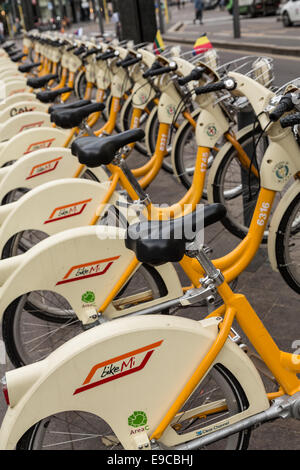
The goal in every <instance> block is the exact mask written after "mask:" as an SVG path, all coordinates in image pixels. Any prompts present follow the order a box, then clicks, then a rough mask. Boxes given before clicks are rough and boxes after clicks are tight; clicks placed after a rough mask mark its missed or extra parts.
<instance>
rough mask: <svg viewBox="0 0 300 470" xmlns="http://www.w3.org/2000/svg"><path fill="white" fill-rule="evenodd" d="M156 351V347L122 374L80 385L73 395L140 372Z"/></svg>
mask: <svg viewBox="0 0 300 470" xmlns="http://www.w3.org/2000/svg"><path fill="white" fill-rule="evenodd" d="M153 353H154V349H152V351H148V352H147V354H146V356H145V357H144V359H143V361H142V362H141V364H140V365H139V366H137V367H134V368H133V369H129V370H125V371H124V372H121V373H120V374H117V375H113V376H112V377H106V378H105V379H102V380H98V381H97V382H94V383H92V384H88V385H84V386H83V387H79V388H77V389H76V390H75V392H74V393H73V395H77V394H78V393H81V392H84V391H85V390H89V389H91V388H94V387H98V386H99V385H102V384H104V383H107V382H111V381H112V380H116V379H119V378H120V377H124V376H126V375H130V374H134V373H135V372H138V371H139V370H142V369H143V368H144V367H145V365H146V364H147V362H148V361H149V359H150V357H151V356H152V354H153Z"/></svg>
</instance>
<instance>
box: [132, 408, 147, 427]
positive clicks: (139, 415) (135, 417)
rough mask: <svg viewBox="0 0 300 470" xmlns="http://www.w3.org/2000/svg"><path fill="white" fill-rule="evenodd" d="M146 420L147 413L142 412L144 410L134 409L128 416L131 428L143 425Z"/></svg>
mask: <svg viewBox="0 0 300 470" xmlns="http://www.w3.org/2000/svg"><path fill="white" fill-rule="evenodd" d="M147 421H148V420H147V415H146V413H144V411H134V412H133V413H132V415H131V416H129V418H128V424H129V426H132V427H133V428H139V427H140V426H145V424H147Z"/></svg>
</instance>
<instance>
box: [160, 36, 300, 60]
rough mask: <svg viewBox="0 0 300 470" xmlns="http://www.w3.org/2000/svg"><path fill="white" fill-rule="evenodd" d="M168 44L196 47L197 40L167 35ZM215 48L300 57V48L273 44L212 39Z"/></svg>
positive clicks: (165, 37) (165, 38)
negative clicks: (174, 43)
mask: <svg viewBox="0 0 300 470" xmlns="http://www.w3.org/2000/svg"><path fill="white" fill-rule="evenodd" d="M163 38H164V40H165V41H166V42H176V44H180V43H181V44H189V45H194V43H195V41H196V39H187V38H186V37H182V36H181V35H179V34H178V35H177V37H176V36H175V35H171V34H165V35H164V36H163ZM211 42H212V44H213V46H214V47H216V48H218V47H219V48H220V49H236V50H243V51H249V52H259V53H264V54H278V55H284V56H290V57H300V48H298V47H292V46H289V47H286V46H275V45H272V44H254V43H249V42H240V41H238V40H237V41H220V40H218V39H211Z"/></svg>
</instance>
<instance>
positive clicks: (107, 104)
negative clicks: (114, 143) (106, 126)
mask: <svg viewBox="0 0 300 470" xmlns="http://www.w3.org/2000/svg"><path fill="white" fill-rule="evenodd" d="M112 99H113V97H112V95H111V94H109V96H108V98H107V100H106V102H105V107H106V110H107V111H106V114H107V121H108V120H109V115H110V108H111V105H112ZM124 102H125V101H124V98H121V99H120V109H122V106H123V104H124ZM114 131H116V132H117V133H118V134H120V133H121V132H122V128H121V123H120V113H118V117H117V121H116V124H115V128H114Z"/></svg>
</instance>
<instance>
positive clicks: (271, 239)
mask: <svg viewBox="0 0 300 470" xmlns="http://www.w3.org/2000/svg"><path fill="white" fill-rule="evenodd" d="M299 193H300V180H296V181H294V183H293V184H292V186H291V187H290V188H289V189H288V190H287V192H286V193H285V194H284V195H283V197H282V198H281V199H280V202H279V204H278V206H277V207H276V209H275V212H274V214H273V216H272V219H271V224H270V228H269V235H268V254H269V260H270V263H271V266H272V269H273V270H274V271H278V268H277V262H276V252H275V241H276V234H277V231H278V227H279V224H280V222H281V219H282V217H283V214H284V212H285V211H286V209H287V207H288V206H289V205H290V203H291V202H292V201H293V199H295V197H296V196H297V194H299Z"/></svg>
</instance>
